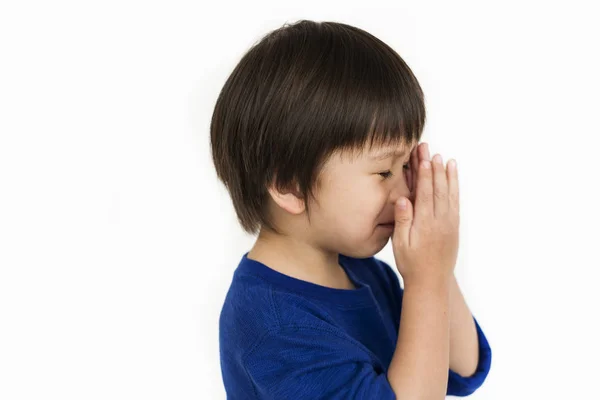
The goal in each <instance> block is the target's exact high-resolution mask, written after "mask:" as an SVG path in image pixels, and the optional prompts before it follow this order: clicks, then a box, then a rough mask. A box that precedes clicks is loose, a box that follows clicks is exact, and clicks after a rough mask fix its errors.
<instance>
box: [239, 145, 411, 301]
mask: <svg viewBox="0 0 600 400" xmlns="http://www.w3.org/2000/svg"><path fill="white" fill-rule="evenodd" d="M415 146H416V145H415ZM413 148H414V146H413V147H398V146H396V147H389V146H388V147H385V148H384V147H377V148H374V149H373V150H372V151H368V149H367V148H366V147H365V149H364V151H363V152H362V154H358V155H357V154H355V155H352V157H351V154H349V153H344V154H343V153H335V154H333V155H332V156H331V157H330V158H329V159H328V161H327V162H326V164H325V166H324V168H323V171H322V173H321V176H320V179H321V182H322V183H321V185H320V187H319V189H318V190H317V192H316V194H315V197H316V199H317V201H316V202H315V201H313V202H311V204H310V208H311V215H310V217H311V218H310V223H309V221H308V217H307V214H306V212H305V210H306V208H305V204H304V202H303V201H302V200H301V199H299V198H298V197H296V196H295V195H294V194H293V193H291V192H287V193H285V192H284V193H282V192H279V191H277V190H275V189H273V188H271V189H270V190H269V192H270V193H271V197H272V204H271V205H270V206H271V207H270V210H271V213H272V215H273V216H274V220H275V223H276V225H277V226H278V227H279V229H280V230H281V231H283V233H284V234H283V235H281V236H280V235H276V234H274V233H273V232H271V231H269V230H261V232H260V234H259V237H258V239H257V241H256V243H255V245H254V247H253V248H252V249H251V250H250V252H249V254H248V257H250V258H252V259H255V260H257V261H260V262H262V263H264V264H266V265H268V266H269V267H271V268H273V269H275V270H277V271H279V272H282V273H284V274H287V275H290V276H292V277H295V278H298V279H302V280H305V281H309V282H313V283H316V284H319V285H323V286H328V287H333V288H341V289H351V288H353V286H352V283H351V282H350V280H349V279H348V278H347V276H346V274H345V272H344V271H343V269H342V268H341V266H340V265H339V264H338V254H339V253H342V254H344V255H347V256H350V257H356V258H366V257H370V256H372V255H374V254H376V253H378V252H379V251H381V250H382V249H383V248H384V247H385V245H386V244H387V242H388V240H389V239H390V237H391V234H392V232H393V230H392V229H389V228H385V227H382V226H381V225H380V224H381V223H383V222H389V221H393V220H394V202H395V200H396V199H398V197H399V196H406V197H410V196H411V193H410V188H409V186H408V185H409V177H408V175H409V174H408V173H407V172H406V169H407V167H409V164H408V162H409V160H410V153H411V150H412V149H413ZM384 150H396V151H403V150H404V151H405V154H404V155H402V156H398V155H396V156H390V157H388V158H386V159H383V160H378V161H373V160H371V159H370V156H371V155H374V154H376V153H378V152H380V151H384ZM386 171H391V172H392V174H393V175H392V176H389V174H387V175H386V174H384V175H382V174H381V173H382V172H386ZM270 249H277V251H270Z"/></svg>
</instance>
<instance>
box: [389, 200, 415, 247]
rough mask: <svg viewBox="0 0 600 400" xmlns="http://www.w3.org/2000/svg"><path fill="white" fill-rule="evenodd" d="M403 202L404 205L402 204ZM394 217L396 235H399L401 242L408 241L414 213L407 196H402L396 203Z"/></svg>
mask: <svg viewBox="0 0 600 400" xmlns="http://www.w3.org/2000/svg"><path fill="white" fill-rule="evenodd" d="M403 202H404V206H402V203H403ZM394 219H395V225H394V235H398V236H399V237H400V241H401V242H403V243H408V237H409V233H410V228H411V226H412V220H413V213H412V204H411V202H410V200H409V199H407V198H406V197H400V198H399V199H398V200H396V204H394Z"/></svg>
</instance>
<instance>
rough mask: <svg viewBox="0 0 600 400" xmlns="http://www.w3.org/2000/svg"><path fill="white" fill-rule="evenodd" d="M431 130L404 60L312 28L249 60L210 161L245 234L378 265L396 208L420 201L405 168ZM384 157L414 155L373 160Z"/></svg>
mask: <svg viewBox="0 0 600 400" xmlns="http://www.w3.org/2000/svg"><path fill="white" fill-rule="evenodd" d="M424 124H425V104H424V95H423V92H422V90H421V87H420V85H419V83H418V82H417V79H416V78H415V76H414V75H413V73H412V71H411V70H410V68H409V67H408V66H407V65H406V63H405V62H404V61H403V60H402V59H401V58H400V56H399V55H398V54H397V53H396V52H395V51H394V50H392V49H391V48H390V47H389V46H387V45H386V44H385V43H383V42H382V41H380V40H379V39H377V38H375V37H374V36H372V35H371V34H369V33H367V32H365V31H363V30H361V29H359V28H356V27H353V26H350V25H346V24H342V23H335V22H314V21H308V20H302V21H299V22H297V23H294V24H291V25H290V24H285V25H284V26H283V27H281V28H279V29H276V30H275V31H272V32H270V33H269V34H267V35H265V36H264V37H263V38H262V39H261V40H260V41H259V42H258V43H256V44H255V45H253V46H252V47H251V48H250V50H248V51H247V52H246V54H245V55H244V56H243V57H242V59H241V61H240V62H239V63H238V65H237V66H236V67H235V69H234V70H233V72H232V73H231V75H230V76H229V78H228V80H227V81H226V83H225V85H224V87H223V89H222V91H221V93H220V95H219V97H218V99H217V102H216V106H215V109H214V114H213V117H212V121H211V127H210V129H211V146H212V147H211V149H212V156H213V161H214V164H215V167H216V172H217V176H218V177H219V179H220V180H221V181H222V182H223V183H224V185H225V187H226V188H227V189H228V191H229V193H230V195H231V198H232V201H233V206H234V208H235V211H236V213H237V217H238V220H239V222H240V224H241V226H242V228H243V229H244V230H245V231H246V232H248V233H251V234H255V233H257V232H259V231H261V233H262V232H264V231H268V232H269V233H270V234H277V235H286V236H291V237H294V238H295V239H297V240H301V241H303V242H305V243H310V244H312V245H315V246H319V247H321V248H324V249H328V250H330V251H332V252H337V253H343V254H347V255H352V256H355V257H368V256H371V255H373V254H375V253H377V252H378V251H379V250H381V249H382V248H383V247H384V246H385V244H386V243H387V241H388V239H389V237H390V235H391V233H392V231H391V230H390V229H386V228H383V227H381V226H379V224H381V223H383V222H388V221H393V219H394V202H395V200H396V199H397V198H398V197H399V196H406V197H410V195H411V194H410V190H409V188H408V186H407V175H406V172H407V171H406V167H405V165H406V163H407V162H408V160H409V157H410V152H411V150H412V149H413V148H414V147H415V146H416V145H417V143H418V142H419V140H420V138H421V134H422V131H423V128H424ZM385 150H396V151H402V150H405V153H404V155H402V156H399V157H396V156H390V157H387V158H383V159H379V160H376V159H372V156H375V155H376V154H380V153H382V152H383V151H385ZM387 171H391V174H390V173H387Z"/></svg>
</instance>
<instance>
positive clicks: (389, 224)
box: [379, 222, 395, 229]
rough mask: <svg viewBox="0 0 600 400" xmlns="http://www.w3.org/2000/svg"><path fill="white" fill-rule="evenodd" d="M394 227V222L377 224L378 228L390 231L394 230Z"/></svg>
mask: <svg viewBox="0 0 600 400" xmlns="http://www.w3.org/2000/svg"><path fill="white" fill-rule="evenodd" d="M394 225H395V223H394V222H386V223H383V224H379V226H381V227H383V228H391V229H393V228H394Z"/></svg>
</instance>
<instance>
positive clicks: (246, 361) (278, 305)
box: [219, 253, 492, 400]
mask: <svg viewBox="0 0 600 400" xmlns="http://www.w3.org/2000/svg"><path fill="white" fill-rule="evenodd" d="M247 256H248V253H245V254H244V255H243V256H242V259H241V261H240V263H239V265H238V267H237V268H236V270H235V272H234V274H233V279H232V282H231V285H230V288H229V290H228V292H227V295H226V298H225V301H224V304H223V308H222V310H221V314H220V318H219V351H220V357H221V358H220V360H221V372H222V377H223V383H224V385H225V390H226V392H227V399H228V400H241V399H261V400H262V399H277V400H285V399H293V400H300V399H310V400H315V399H336V400H337V399H340V400H341V399H344V400H347V399H378V400H384V399H395V398H396V396H395V394H394V392H393V390H392V388H391V386H390V384H389V382H388V380H387V375H386V374H387V369H388V367H389V365H390V362H391V360H392V357H393V355H394V351H395V349H396V342H397V339H398V330H399V324H400V312H401V310H402V295H403V289H402V288H401V287H400V282H399V279H398V277H397V276H396V273H395V272H394V270H392V268H391V267H390V266H389V265H388V264H386V263H385V262H384V261H382V260H379V259H377V258H376V257H369V258H352V257H348V256H344V255H342V254H340V255H339V264H340V265H341V266H342V267H343V268H344V270H345V271H346V273H347V274H348V277H349V278H350V279H351V280H352V282H353V283H354V285H355V286H356V289H353V290H346V289H334V288H329V287H325V286H321V285H317V284H314V283H311V282H307V281H303V280H300V279H296V278H293V277H291V276H288V275H285V274H282V273H280V272H278V271H275V270H274V269H272V268H269V267H268V266H266V265H265V264H263V263H260V262H258V261H256V260H252V259H250V258H248V257H247ZM473 319H474V321H475V325H476V327H477V335H478V338H479V365H478V367H477V371H476V372H475V374H473V375H472V376H470V377H463V376H461V375H459V374H457V373H456V372H454V371H452V370H451V369H450V370H449V374H448V390H447V394H448V395H454V396H467V395H469V394H471V393H473V392H474V391H475V390H476V389H477V388H478V387H479V386H481V384H482V383H483V381H484V380H485V378H486V376H487V374H488V372H489V370H490V365H491V358H492V352H491V348H490V346H489V344H488V341H487V339H486V337H485V336H484V334H483V331H482V330H481V327H480V326H479V323H478V322H477V320H476V319H475V318H473Z"/></svg>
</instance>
